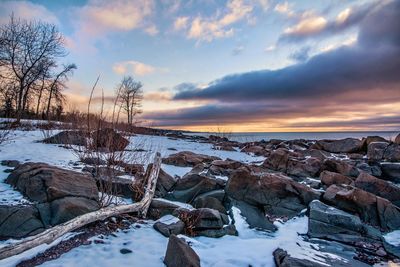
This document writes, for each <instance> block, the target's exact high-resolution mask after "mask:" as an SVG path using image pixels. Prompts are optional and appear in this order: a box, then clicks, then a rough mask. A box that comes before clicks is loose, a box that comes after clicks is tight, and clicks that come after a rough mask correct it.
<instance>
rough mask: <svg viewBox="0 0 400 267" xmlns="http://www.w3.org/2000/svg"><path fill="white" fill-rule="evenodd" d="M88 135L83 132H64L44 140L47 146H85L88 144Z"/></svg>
mask: <svg viewBox="0 0 400 267" xmlns="http://www.w3.org/2000/svg"><path fill="white" fill-rule="evenodd" d="M86 137H87V133H85V132H83V131H62V132H59V133H58V134H56V135H54V136H51V137H49V138H46V139H44V140H43V141H42V142H43V143H46V144H63V145H77V146H85V145H86V144H87V138H86Z"/></svg>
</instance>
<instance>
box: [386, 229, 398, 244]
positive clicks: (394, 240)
mask: <svg viewBox="0 0 400 267" xmlns="http://www.w3.org/2000/svg"><path fill="white" fill-rule="evenodd" d="M383 237H384V238H385V240H386V242H388V243H389V244H391V245H393V246H400V230H396V231H393V232H390V233H387V234H385V235H384V236H383Z"/></svg>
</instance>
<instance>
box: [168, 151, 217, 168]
mask: <svg viewBox="0 0 400 267" xmlns="http://www.w3.org/2000/svg"><path fill="white" fill-rule="evenodd" d="M214 160H220V158H218V157H214V156H208V155H202V154H196V153H193V152H190V151H182V152H178V153H176V154H172V155H169V156H168V157H167V158H163V159H162V162H163V163H164V164H169V165H175V166H180V167H193V166H195V165H197V164H199V163H211V162H212V161H214Z"/></svg>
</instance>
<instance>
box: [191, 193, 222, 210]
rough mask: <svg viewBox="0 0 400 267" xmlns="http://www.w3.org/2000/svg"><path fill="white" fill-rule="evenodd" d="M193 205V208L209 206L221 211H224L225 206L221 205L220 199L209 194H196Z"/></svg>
mask: <svg viewBox="0 0 400 267" xmlns="http://www.w3.org/2000/svg"><path fill="white" fill-rule="evenodd" d="M193 206H194V207H195V208H210V209H214V210H218V211H219V212H221V213H226V209H225V207H224V206H223V205H222V203H221V201H219V200H218V199H216V198H215V197H211V196H198V197H196V198H195V200H194V201H193Z"/></svg>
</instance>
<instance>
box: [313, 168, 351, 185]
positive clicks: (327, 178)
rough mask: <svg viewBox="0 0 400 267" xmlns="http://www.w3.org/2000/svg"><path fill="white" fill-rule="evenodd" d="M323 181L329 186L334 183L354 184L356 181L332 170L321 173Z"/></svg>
mask: <svg viewBox="0 0 400 267" xmlns="http://www.w3.org/2000/svg"><path fill="white" fill-rule="evenodd" d="M319 177H320V179H321V183H322V184H323V185H325V186H327V187H329V186H330V185H333V184H337V185H341V184H352V183H353V182H354V181H353V180H352V179H351V178H349V177H347V176H345V175H342V174H339V173H336V172H330V171H323V172H321V174H320V176H319Z"/></svg>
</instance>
